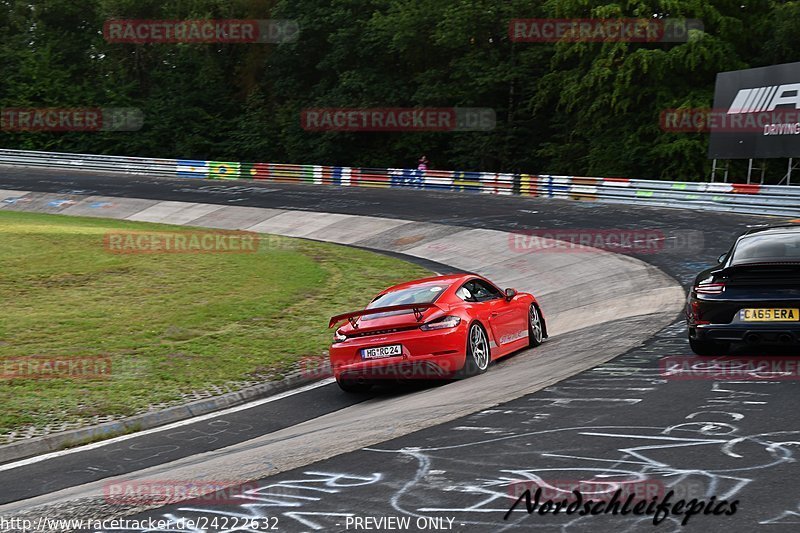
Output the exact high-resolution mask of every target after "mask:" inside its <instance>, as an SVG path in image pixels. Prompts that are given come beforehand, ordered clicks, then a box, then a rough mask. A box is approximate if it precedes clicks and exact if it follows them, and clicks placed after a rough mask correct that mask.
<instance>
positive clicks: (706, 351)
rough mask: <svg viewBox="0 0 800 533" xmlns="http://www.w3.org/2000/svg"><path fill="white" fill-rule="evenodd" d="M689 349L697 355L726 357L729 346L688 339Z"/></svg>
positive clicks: (727, 344)
mask: <svg viewBox="0 0 800 533" xmlns="http://www.w3.org/2000/svg"><path fill="white" fill-rule="evenodd" d="M689 347H690V348H691V349H692V351H693V352H694V353H696V354H697V355H708V356H722V355H728V350H729V349H730V344H729V343H727V342H715V341H700V340H697V339H691V338H690V339H689Z"/></svg>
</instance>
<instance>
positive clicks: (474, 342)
mask: <svg viewBox="0 0 800 533" xmlns="http://www.w3.org/2000/svg"><path fill="white" fill-rule="evenodd" d="M491 359H492V357H491V352H490V351H489V341H488V340H487V339H486V331H484V329H483V327H482V326H481V325H480V324H478V323H477V322H475V323H474V324H472V325H471V326H470V327H469V333H468V334H467V360H466V361H465V362H464V369H463V370H462V372H461V374H462V375H463V376H464V377H467V376H475V375H477V374H483V373H484V372H486V369H488V368H489V362H490V361H491Z"/></svg>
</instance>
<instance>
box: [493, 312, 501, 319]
mask: <svg viewBox="0 0 800 533" xmlns="http://www.w3.org/2000/svg"><path fill="white" fill-rule="evenodd" d="M491 316H492V318H494V317H496V316H500V313H498V312H496V311H495V312H493V313H492V315H491Z"/></svg>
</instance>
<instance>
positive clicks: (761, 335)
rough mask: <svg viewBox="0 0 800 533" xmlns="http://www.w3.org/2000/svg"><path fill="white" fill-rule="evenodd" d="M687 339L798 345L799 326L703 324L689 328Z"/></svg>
mask: <svg viewBox="0 0 800 533" xmlns="http://www.w3.org/2000/svg"><path fill="white" fill-rule="evenodd" d="M689 337H690V338H692V339H696V340H698V341H725V342H746V343H748V344H774V345H784V346H786V345H800V324H797V323H794V322H792V323H773V324H742V323H735V324H703V325H694V326H689Z"/></svg>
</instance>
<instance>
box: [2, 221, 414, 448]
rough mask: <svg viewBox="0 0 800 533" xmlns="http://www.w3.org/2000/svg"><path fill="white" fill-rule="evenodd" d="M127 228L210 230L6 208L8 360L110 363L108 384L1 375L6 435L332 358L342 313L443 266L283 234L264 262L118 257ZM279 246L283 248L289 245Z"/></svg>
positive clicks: (216, 256)
mask: <svg viewBox="0 0 800 533" xmlns="http://www.w3.org/2000/svg"><path fill="white" fill-rule="evenodd" d="M114 230H148V231H164V230H169V231H173V230H175V231H196V228H185V227H174V226H164V225H158V224H143V223H133V222H124V221H110V220H102V219H95V218H76V217H65V216H58V215H41V214H34V213H18V212H3V211H0V302H1V304H2V308H0V363H2V362H3V361H4V360H9V359H11V358H19V357H30V356H34V355H37V356H44V357H47V358H64V357H70V358H72V357H80V358H83V357H99V356H107V357H109V358H110V360H111V363H112V366H111V369H112V370H111V374H110V377H109V378H107V379H74V378H57V379H47V380H43V379H7V378H6V379H4V380H2V381H0V402H2V405H3V407H4V408H3V410H2V412H0V434H2V433H7V432H9V431H10V430H13V429H15V428H19V427H22V426H28V425H35V426H42V425H45V424H48V423H53V422H71V421H75V420H78V419H80V418H87V417H92V416H94V415H109V414H112V415H131V414H134V413H137V412H141V411H143V410H144V409H145V408H147V406H148V405H151V404H157V403H162V402H171V401H174V400H176V399H178V398H180V394H181V393H186V392H191V391H194V390H205V389H207V388H208V387H209V386H212V385H224V384H226V383H230V382H237V381H243V380H252V379H254V376H258V375H262V374H264V373H265V372H268V371H271V370H277V371H283V370H286V369H288V368H289V367H290V366H291V364H292V363H293V362H295V361H297V360H298V359H300V358H302V357H304V356H319V355H322V354H324V353H326V350H327V346H328V344H329V342H330V338H331V332H330V331H329V330H328V329H327V325H328V324H327V322H328V318H329V317H330V316H331V315H332V314H336V313H338V312H343V311H348V310H351V309H355V308H359V307H362V306H364V305H365V304H366V303H367V302H368V301H369V300H370V299H371V297H372V296H373V295H374V294H375V293H377V292H378V291H380V290H381V289H383V288H385V287H386V286H389V285H391V284H394V283H396V282H399V281H403V280H407V279H413V278H415V277H422V276H425V275H428V274H429V272H428V271H426V270H424V269H422V268H420V267H417V266H415V265H411V264H408V263H405V262H402V261H399V260H396V259H392V258H388V257H385V256H382V255H378V254H373V253H368V252H364V251H360V250H355V249H352V248H347V247H342V246H335V245H328V244H321V243H314V242H308V241H303V240H298V239H282V238H277V237H271V238H270V240H269V242H270V243H271V246H269V247H266V248H263V247H262V249H260V250H259V252H258V253H253V254H220V253H204V254H124V255H119V254H112V253H109V252H108V251H107V250H106V248H105V247H104V235H105V234H106V232H108V231H114ZM276 243H277V244H279V245H278V246H276Z"/></svg>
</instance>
